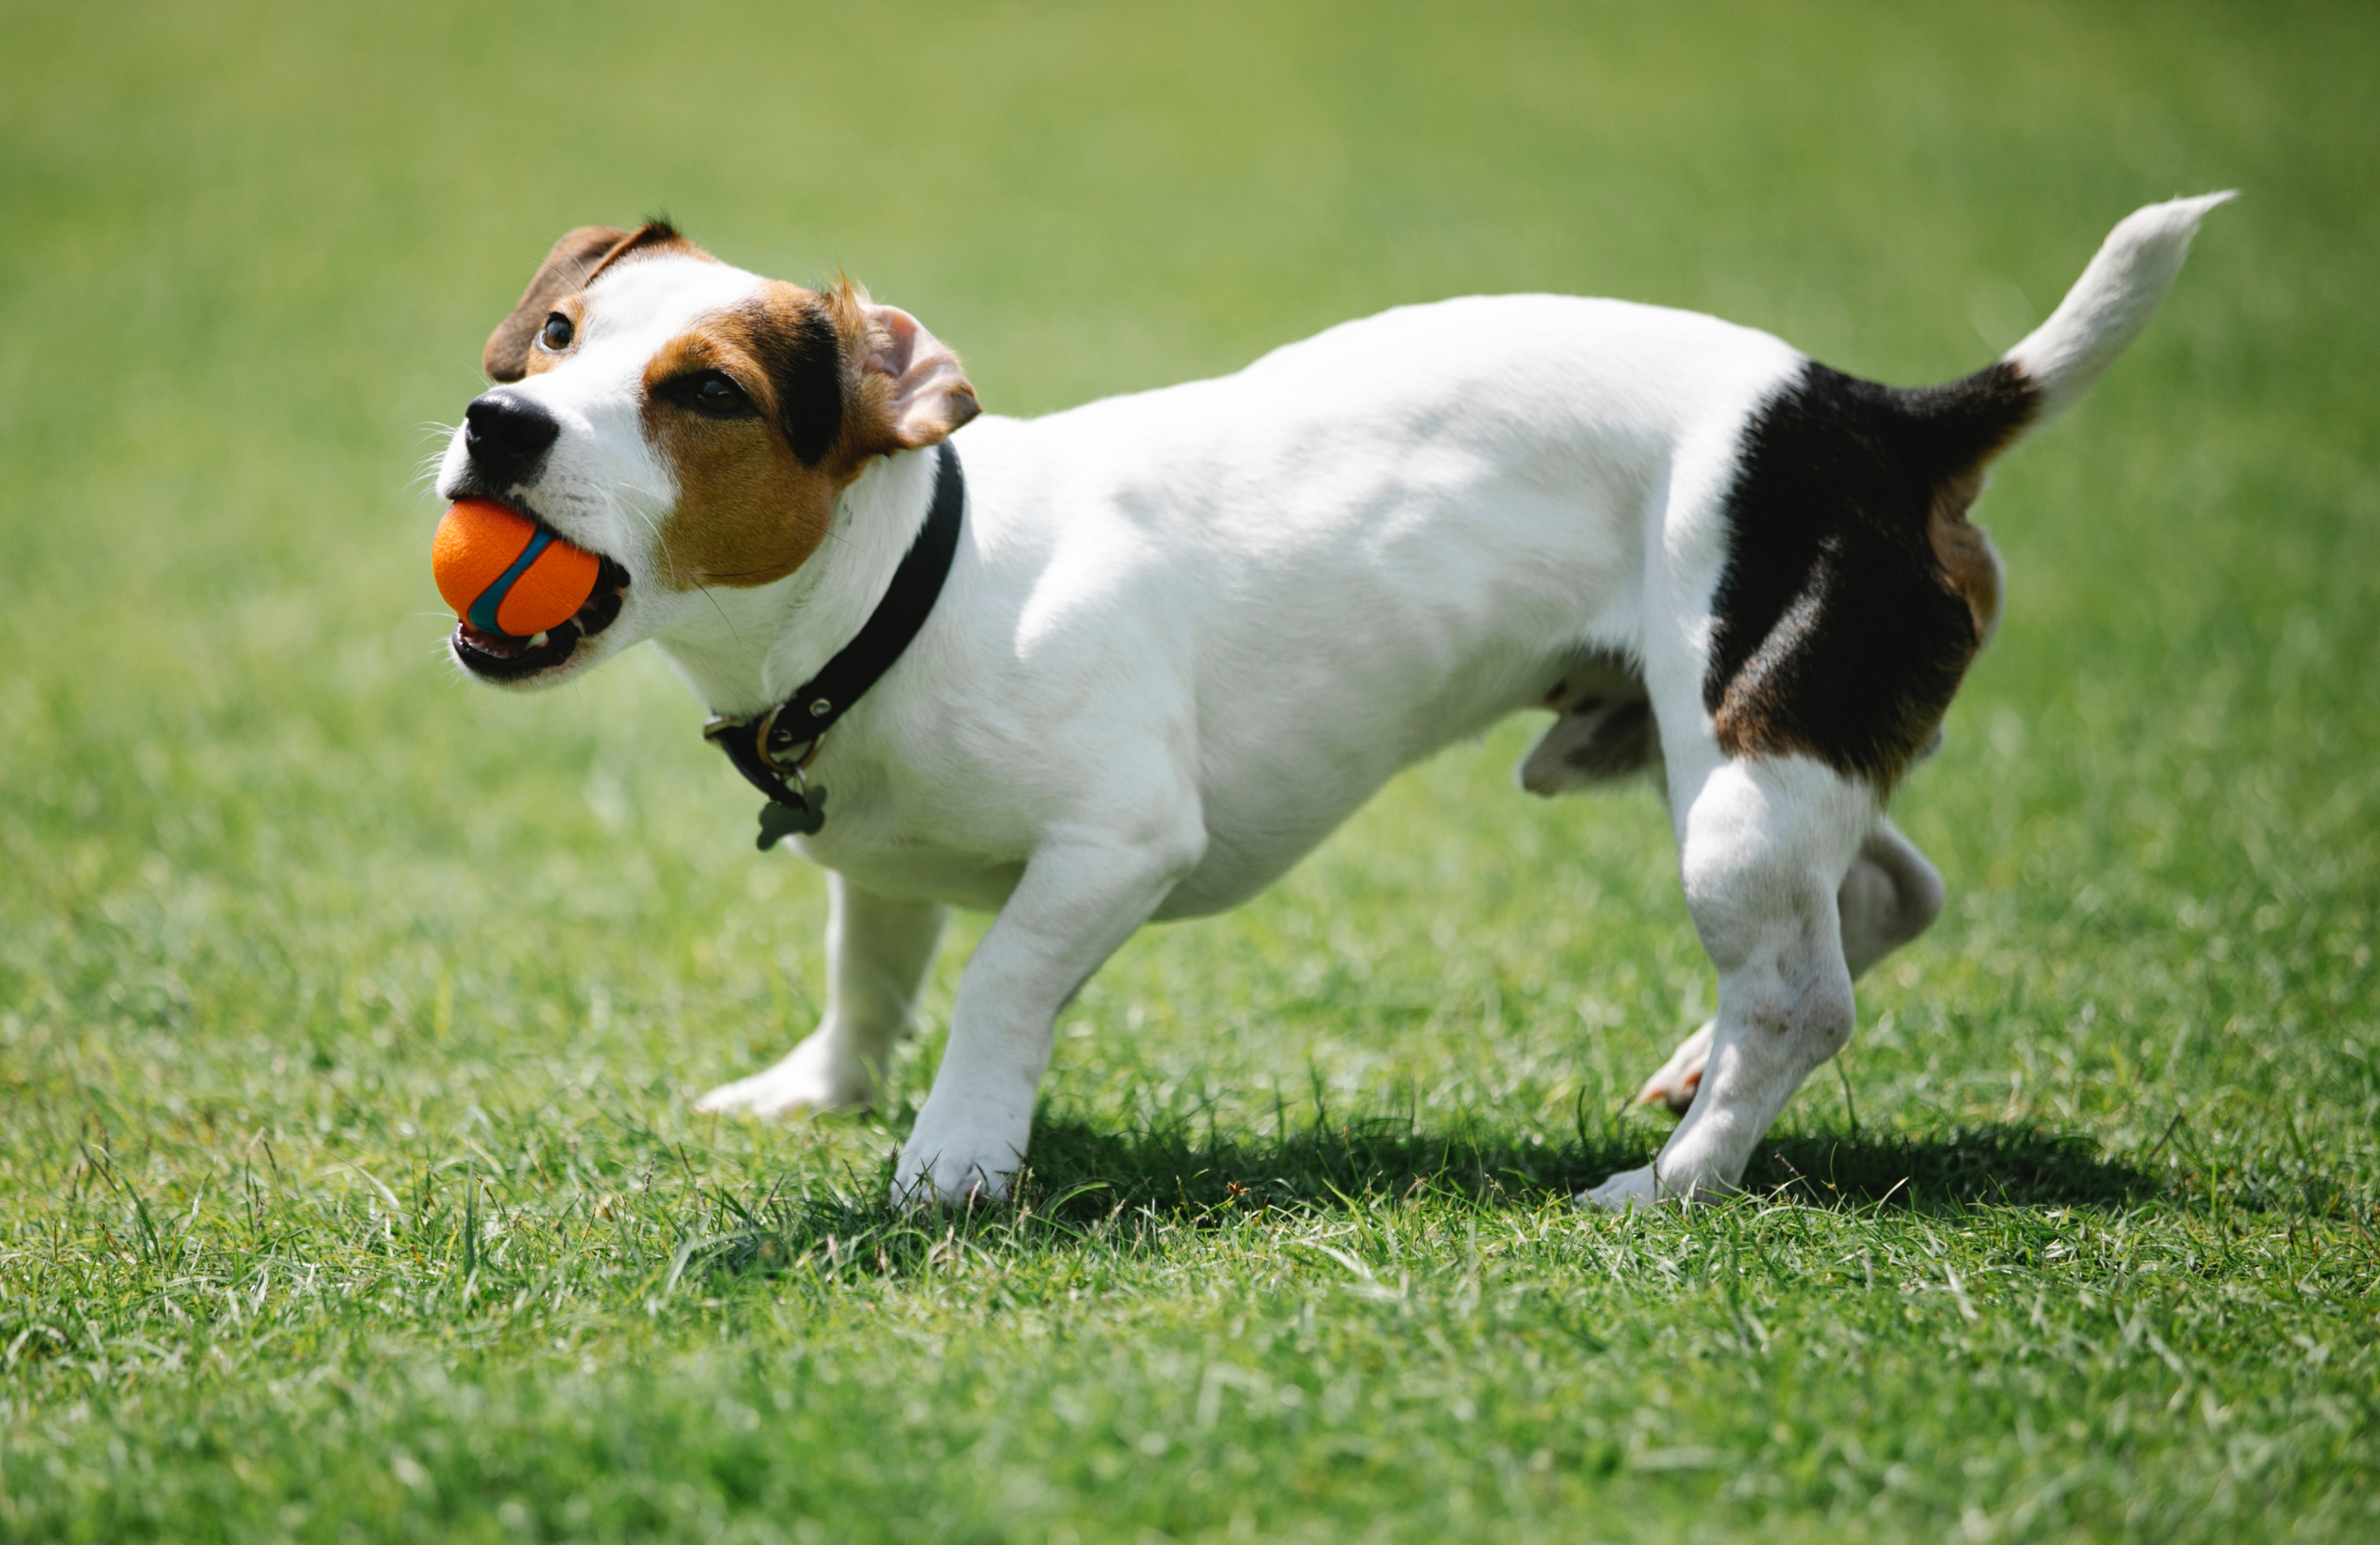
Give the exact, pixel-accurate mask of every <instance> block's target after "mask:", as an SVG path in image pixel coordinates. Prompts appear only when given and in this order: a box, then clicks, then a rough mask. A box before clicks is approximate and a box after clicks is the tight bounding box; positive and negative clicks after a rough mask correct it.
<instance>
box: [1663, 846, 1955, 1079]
mask: <svg viewBox="0 0 2380 1545" xmlns="http://www.w3.org/2000/svg"><path fill="white" fill-rule="evenodd" d="M1835 910H1836V911H1837V913H1838V914H1839V915H1840V917H1841V919H1842V931H1843V965H1844V966H1845V968H1846V969H1848V970H1849V971H1850V972H1851V973H1852V981H1854V982H1856V981H1858V980H1859V979H1860V977H1861V976H1862V975H1863V974H1864V973H1865V972H1866V971H1867V969H1868V967H1870V966H1872V965H1874V964H1876V962H1877V961H1878V960H1883V959H1884V958H1885V957H1886V956H1887V955H1889V954H1891V953H1892V952H1893V951H1894V950H1896V949H1898V948H1900V947H1901V946H1902V945H1904V944H1907V943H1908V942H1909V941H1910V940H1912V939H1913V938H1915V937H1916V936H1917V935H1920V934H1922V933H1924V932H1925V930H1926V929H1927V928H1929V927H1931V926H1933V923H1934V920H1935V918H1936V917H1937V916H1939V915H1940V914H1941V911H1942V876H1941V875H1939V874H1938V873H1937V872H1936V870H1935V868H1934V866H1933V865H1932V864H1931V863H1927V862H1926V860H1925V854H1924V853H1922V852H1920V851H1917V846H1916V844H1914V843H1913V842H1911V841H1910V840H1909V839H1908V838H1906V837H1903V836H1902V835H1901V834H1900V830H1899V828H1897V827H1894V826H1893V824H1892V823H1891V822H1890V821H1889V820H1878V821H1877V822H1876V829H1875V830H1874V831H1872V832H1870V833H1868V836H1867V840H1866V841H1865V842H1864V843H1862V844H1861V845H1860V851H1859V857H1857V858H1855V859H1853V860H1852V867H1851V873H1849V874H1847V875H1844V876H1843V883H1842V888H1841V889H1840V890H1839V891H1837V892H1836V893H1835ZM1717 1025H1718V1020H1704V1021H1703V1022H1702V1027H1701V1028H1700V1029H1698V1030H1696V1031H1695V1032H1694V1033H1693V1034H1692V1035H1689V1036H1687V1037H1686V1038H1685V1039H1684V1040H1683V1041H1681V1042H1679V1043H1678V1049H1677V1050H1675V1051H1673V1052H1671V1053H1670V1059H1669V1060H1668V1061H1667V1062H1664V1063H1663V1064H1661V1069H1660V1071H1659V1072H1657V1073H1655V1074H1654V1075H1653V1076H1652V1077H1651V1078H1649V1079H1646V1080H1645V1083H1644V1087H1642V1088H1641V1089H1639V1090H1637V1091H1636V1103H1637V1104H1640V1105H1656V1104H1658V1105H1667V1106H1669V1107H1670V1110H1671V1111H1673V1112H1675V1113H1676V1114H1678V1115H1681V1116H1682V1115H1684V1114H1685V1111H1686V1107H1687V1106H1689V1105H1691V1104H1694V1092H1695V1091H1696V1090H1698V1089H1700V1088H1701V1087H1702V1082H1703V1073H1704V1070H1705V1068H1706V1067H1707V1066H1708V1064H1709V1062H1710V1048H1711V1033H1712V1032H1713V1030H1714V1029H1715V1028H1716V1027H1717Z"/></svg>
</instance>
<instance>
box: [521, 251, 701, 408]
mask: <svg viewBox="0 0 2380 1545" xmlns="http://www.w3.org/2000/svg"><path fill="white" fill-rule="evenodd" d="M664 249H666V250H671V251H679V252H684V253H686V254H687V255H689V256H692V257H702V256H706V255H707V254H705V253H703V251H702V250H701V248H699V247H696V246H695V245H694V244H693V243H692V242H690V241H688V240H686V238H685V237H684V236H682V235H678V234H677V232H676V231H675V230H674V228H673V227H672V226H671V225H670V223H668V222H667V221H664V220H650V221H647V222H646V223H644V224H642V225H640V226H638V227H637V229H635V230H633V231H623V230H620V229H619V228H617V227H616V226H612V225H581V226H579V227H578V228H577V230H575V231H572V232H569V233H568V234H566V235H564V236H563V238H562V239H561V240H560V241H557V242H555V243H554V244H553V250H551V251H549V252H548V253H546V255H545V261H544V262H542V263H540V264H539V265H538V269H537V273H536V275H535V276H534V277H533V278H531V279H530V280H529V282H528V289H526V290H524V291H522V292H521V297H520V304H519V305H517V306H516V307H514V308H513V311H512V315H511V316H508V317H506V318H505V319H504V320H503V321H500V322H498V323H497V324H496V330H495V331H494V332H491V333H489V334H488V344H487V347H486V348H484V349H482V350H481V351H480V368H481V369H483V370H485V371H486V372H487V373H488V377H489V379H490V380H500V381H511V380H520V379H521V378H522V377H523V376H525V375H527V374H528V368H529V358H530V353H531V350H532V348H533V346H534V345H535V344H536V342H537V334H538V330H539V329H540V328H541V327H543V326H544V325H545V319H546V318H547V317H548V316H550V315H551V314H553V312H554V311H555V310H557V309H559V308H561V304H562V302H563V301H564V300H565V299H566V298H567V297H569V296H575V295H577V293H578V292H579V291H581V290H583V289H585V288H586V287H587V285H588V284H589V282H590V281H592V280H593V279H594V277H595V276H596V275H597V274H599V273H601V272H603V270H604V269H605V268H607V267H609V266H610V265H611V264H613V263H615V262H618V261H619V260H621V259H622V258H624V257H626V256H627V255H628V254H629V253H631V252H646V251H660V250H664Z"/></svg>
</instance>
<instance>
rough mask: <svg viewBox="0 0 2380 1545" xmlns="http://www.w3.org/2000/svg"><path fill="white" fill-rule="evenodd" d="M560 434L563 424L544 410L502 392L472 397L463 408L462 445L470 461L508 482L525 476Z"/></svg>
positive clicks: (516, 480) (489, 473) (490, 474)
mask: <svg viewBox="0 0 2380 1545" xmlns="http://www.w3.org/2000/svg"><path fill="white" fill-rule="evenodd" d="M561 433H562V426H561V425H560V424H557V423H555V422H554V420H553V415H552V414H550V413H548V412H546V411H545V409H543V408H541V407H539V406H537V405H536V404H533V403H525V402H522V401H521V400H520V399H519V398H517V397H511V396H507V395H505V394H504V392H489V393H488V394H487V395H486V396H484V397H480V398H477V399H474V400H473V402H472V404H471V405H470V406H469V407H468V408H465V409H464V410H463V444H464V446H465V448H466V449H468V451H469V452H470V453H471V460H472V461H474V462H476V463H478V464H479V465H480V469H481V470H483V471H484V472H486V473H487V474H488V476H490V477H498V478H502V479H503V480H504V481H505V482H507V483H513V482H518V481H520V480H521V479H522V478H524V477H527V476H528V472H529V469H530V467H531V466H532V465H534V464H535V463H536V461H537V459H538V458H539V457H540V456H542V455H544V454H545V452H546V448H547V447H548V446H550V445H552V444H553V441H554V438H555V437H556V436H558V435H560V434H561Z"/></svg>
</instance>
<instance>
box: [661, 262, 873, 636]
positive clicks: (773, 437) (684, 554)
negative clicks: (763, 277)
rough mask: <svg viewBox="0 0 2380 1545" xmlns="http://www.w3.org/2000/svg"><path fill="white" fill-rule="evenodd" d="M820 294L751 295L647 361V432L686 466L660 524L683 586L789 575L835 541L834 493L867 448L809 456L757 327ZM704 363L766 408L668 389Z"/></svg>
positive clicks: (776, 287)
mask: <svg viewBox="0 0 2380 1545" xmlns="http://www.w3.org/2000/svg"><path fill="white" fill-rule="evenodd" d="M816 299H817V297H816V296H813V295H812V294H811V293H810V292H809V291H807V290H804V289H802V288H800V287H799V286H798V285H794V284H773V283H772V284H769V285H768V286H767V287H766V288H765V289H764V290H763V291H762V292H761V294H760V295H759V296H757V297H755V298H754V300H753V301H751V302H750V303H748V304H747V305H746V306H743V307H739V308H735V309H734V310H731V311H725V312H721V313H719V314H717V315H714V316H711V317H708V318H706V319H704V320H702V321H700V322H698V323H697V324H696V325H695V326H694V327H693V328H691V329H689V330H688V331H687V332H685V333H682V334H680V335H679V336H678V337H677V338H675V339H674V340H672V341H671V342H670V343H669V344H667V345H666V346H664V347H663V348H662V350H661V352H660V353H658V354H656V355H655V356H653V358H652V362H651V363H650V364H649V365H647V366H646V367H645V381H644V384H645V403H644V410H643V416H644V424H645V435H646V438H647V439H648V440H649V441H650V442H651V443H652V445H653V447H654V448H655V449H656V450H658V451H659V452H660V453H662V456H664V457H665V458H667V460H668V461H669V464H670V466H671V467H672V469H673V470H674V472H675V473H676V475H677V487H678V499H677V509H676V511H675V512H674V513H673V514H672V515H671V517H670V521H669V525H667V526H666V527H665V528H664V529H663V531H662V545H663V548H664V549H665V550H666V552H667V553H668V556H669V567H670V573H668V574H667V575H665V576H663V577H664V579H665V581H666V582H667V583H668V584H670V585H672V586H673V587H674V588H677V589H694V588H696V587H698V586H701V585H731V586H739V587H741V586H753V585H771V584H774V583H775V582H776V581H778V580H781V579H783V578H784V577H785V576H786V575H787V574H789V573H793V572H794V571H795V569H798V568H800V567H801V566H802V564H803V563H805V562H807V561H808V559H809V556H810V554H811V553H813V552H816V551H817V550H818V547H819V544H820V542H822V541H824V540H825V539H826V533H827V526H828V524H829V522H830V521H832V518H833V515H834V501H835V496H836V495H837V494H839V493H841V492H842V491H843V490H844V488H845V487H847V486H848V485H849V484H850V482H851V480H852V479H853V478H855V477H857V476H858V475H859V470H860V467H861V465H864V463H865V459H866V458H865V457H853V456H847V455H843V454H840V451H841V449H842V448H841V447H840V446H838V447H837V453H831V454H829V455H828V456H827V457H826V458H825V459H824V460H822V461H821V462H820V464H819V465H816V466H804V465H802V463H801V459H800V458H799V457H797V456H795V454H794V452H793V448H792V447H791V446H790V445H788V444H787V443H786V442H785V437H784V435H783V431H782V430H781V429H780V428H779V427H778V422H777V408H778V404H777V394H776V387H775V383H774V381H773V380H771V373H770V370H769V363H768V361H767V359H766V358H765V357H764V356H763V354H762V349H761V344H760V334H761V333H762V332H763V331H764V329H765V326H766V324H767V322H768V321H770V320H779V321H783V320H784V319H783V315H782V313H783V312H785V311H788V310H790V311H793V312H795V313H798V312H799V311H800V310H801V309H802V308H805V307H807V306H808V305H813V304H815V303H816ZM771 313H777V314H778V315H776V316H774V317H772V316H771ZM702 370H718V371H721V372H722V373H724V374H725V375H726V376H727V377H728V378H729V379H730V380H734V381H735V384H736V385H738V386H740V387H742V388H743V389H744V394H745V395H746V396H747V397H749V398H750V399H751V400H752V405H753V406H754V407H755V408H757V409H759V414H758V416H755V417H750V418H710V417H706V416H703V415H701V414H699V413H697V412H694V411H692V410H690V409H687V408H685V407H681V406H679V405H678V404H675V403H673V402H671V401H669V400H668V399H667V398H666V397H664V396H662V395H661V393H660V389H661V388H662V386H664V385H666V384H667V383H668V382H670V381H672V380H676V379H677V378H679V377H681V376H686V375H692V374H695V373H697V372H698V371H702ZM846 374H847V372H846ZM846 390H847V389H846ZM849 438H850V436H849V432H848V428H847V427H846V431H845V435H844V440H845V441H848V440H849Z"/></svg>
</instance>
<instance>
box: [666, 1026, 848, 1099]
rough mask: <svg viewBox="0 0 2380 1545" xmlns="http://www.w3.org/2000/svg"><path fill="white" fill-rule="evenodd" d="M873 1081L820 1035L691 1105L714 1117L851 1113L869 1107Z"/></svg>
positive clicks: (827, 1039) (721, 1086) (812, 1036)
mask: <svg viewBox="0 0 2380 1545" xmlns="http://www.w3.org/2000/svg"><path fill="white" fill-rule="evenodd" d="M875 1098H876V1079H875V1076H874V1075H873V1074H872V1073H871V1072H870V1071H869V1070H868V1066H867V1064H865V1063H863V1062H862V1061H860V1060H859V1059H858V1058H857V1057H856V1056H851V1055H849V1053H847V1052H845V1051H844V1049H843V1048H842V1047H840V1046H838V1045H837V1044H835V1042H834V1039H833V1038H832V1037H831V1036H830V1035H829V1034H828V1032H825V1031H823V1030H821V1031H819V1032H817V1033H815V1034H813V1035H811V1036H810V1037H809V1039H807V1040H806V1041H804V1042H803V1043H802V1044H800V1045H798V1046H795V1048H794V1049H793V1050H792V1051H791V1052H788V1053H787V1054H786V1055H785V1056H784V1059H783V1061H781V1062H779V1063H778V1064H777V1065H776V1066H775V1067H773V1068H769V1069H767V1070H766V1071H765V1072H759V1073H755V1074H753V1075H752V1076H751V1077H750V1078H748V1079H738V1080H735V1082H734V1083H723V1084H721V1085H720V1086H719V1087H718V1088H717V1089H714V1090H712V1091H711V1092H710V1093H708V1094H705V1095H704V1096H703V1097H702V1098H701V1099H699V1100H697V1101H696V1102H695V1103H694V1108H695V1109H697V1110H698V1111H708V1112H710V1113H711V1114H712V1115H716V1116H729V1115H738V1116H761V1117H781V1116H807V1115H815V1114H818V1113H820V1112H823V1111H837V1110H857V1109H860V1108H862V1107H864V1106H866V1105H868V1104H873V1103H874V1101H875Z"/></svg>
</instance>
